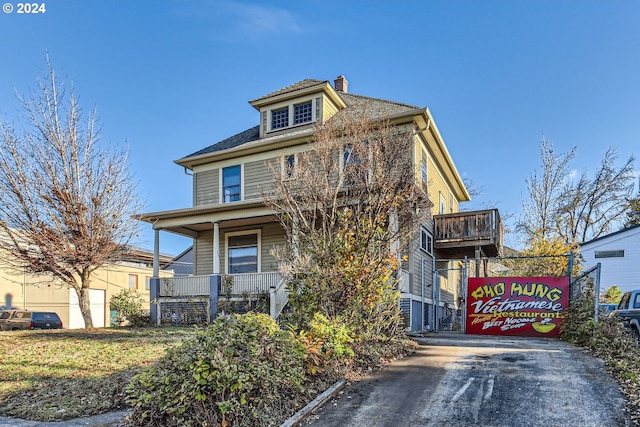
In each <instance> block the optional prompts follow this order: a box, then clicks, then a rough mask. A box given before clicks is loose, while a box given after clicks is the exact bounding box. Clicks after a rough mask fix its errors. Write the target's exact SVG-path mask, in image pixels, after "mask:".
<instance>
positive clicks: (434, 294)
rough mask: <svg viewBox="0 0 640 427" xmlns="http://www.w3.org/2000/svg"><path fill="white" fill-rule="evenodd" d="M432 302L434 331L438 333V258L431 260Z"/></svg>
mask: <svg viewBox="0 0 640 427" xmlns="http://www.w3.org/2000/svg"><path fill="white" fill-rule="evenodd" d="M431 276H432V279H431V280H432V281H431V300H432V301H433V327H432V329H433V331H434V332H438V327H437V326H438V303H439V301H438V298H437V295H438V292H437V290H436V286H437V285H436V282H437V280H438V272H437V271H436V257H435V256H433V257H432V258H431Z"/></svg>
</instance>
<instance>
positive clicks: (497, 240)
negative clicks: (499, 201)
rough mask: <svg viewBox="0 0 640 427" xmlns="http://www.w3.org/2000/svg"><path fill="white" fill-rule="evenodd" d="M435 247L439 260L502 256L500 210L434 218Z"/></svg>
mask: <svg viewBox="0 0 640 427" xmlns="http://www.w3.org/2000/svg"><path fill="white" fill-rule="evenodd" d="M434 221H435V228H434V234H435V235H434V246H435V251H436V256H437V257H438V258H445V259H455V258H464V257H465V256H466V257H468V258H474V257H475V256H476V249H480V250H481V251H482V255H483V256H487V257H496V256H499V255H501V253H502V239H503V234H504V231H503V227H502V220H501V219H500V214H499V213H498V210H497V209H490V210H483V211H469V212H458V213H453V214H443V215H434Z"/></svg>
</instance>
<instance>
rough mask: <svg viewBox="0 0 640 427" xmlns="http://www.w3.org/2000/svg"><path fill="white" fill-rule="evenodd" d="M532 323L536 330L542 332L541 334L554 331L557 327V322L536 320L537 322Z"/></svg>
mask: <svg viewBox="0 0 640 427" xmlns="http://www.w3.org/2000/svg"><path fill="white" fill-rule="evenodd" d="M531 325H532V326H533V329H535V330H536V332H540V333H541V334H546V333H549V332H551V331H553V329H554V328H555V327H556V324H555V323H542V322H535V323H532V324H531Z"/></svg>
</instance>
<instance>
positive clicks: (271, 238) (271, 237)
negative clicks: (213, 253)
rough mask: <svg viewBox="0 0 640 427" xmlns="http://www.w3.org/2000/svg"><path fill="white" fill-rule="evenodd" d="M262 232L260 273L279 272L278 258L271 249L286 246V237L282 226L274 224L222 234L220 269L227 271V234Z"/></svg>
mask: <svg viewBox="0 0 640 427" xmlns="http://www.w3.org/2000/svg"><path fill="white" fill-rule="evenodd" d="M254 230H260V238H261V240H260V271H261V272H269V271H278V263H277V261H276V258H275V257H274V256H273V255H272V254H271V249H272V248H273V247H274V246H280V245H284V243H285V235H284V230H283V229H282V227H281V226H280V224H278V223H276V222H274V223H269V224H264V225H261V226H257V227H256V226H251V227H244V228H234V229H229V230H224V232H221V233H220V234H221V236H220V246H221V249H220V266H221V267H220V269H221V270H222V271H223V272H225V271H227V248H226V241H227V236H226V235H227V233H237V232H242V231H254Z"/></svg>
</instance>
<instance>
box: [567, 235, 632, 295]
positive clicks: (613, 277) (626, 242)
mask: <svg viewBox="0 0 640 427" xmlns="http://www.w3.org/2000/svg"><path fill="white" fill-rule="evenodd" d="M617 250H624V257H623V258H596V257H595V253H596V252H601V251H617ZM580 253H581V254H582V257H583V258H584V265H585V267H586V268H591V267H593V266H594V265H596V264H597V263H600V264H601V266H602V268H601V271H600V289H602V290H604V289H607V288H609V287H610V286H612V285H617V286H618V287H619V288H620V290H622V291H623V292H626V291H631V290H634V289H640V227H635V228H631V229H628V230H625V231H623V232H621V233H613V234H612V235H610V236H608V237H605V238H602V239H598V240H596V241H594V242H588V243H585V244H584V245H583V246H582V247H581V248H580Z"/></svg>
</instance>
